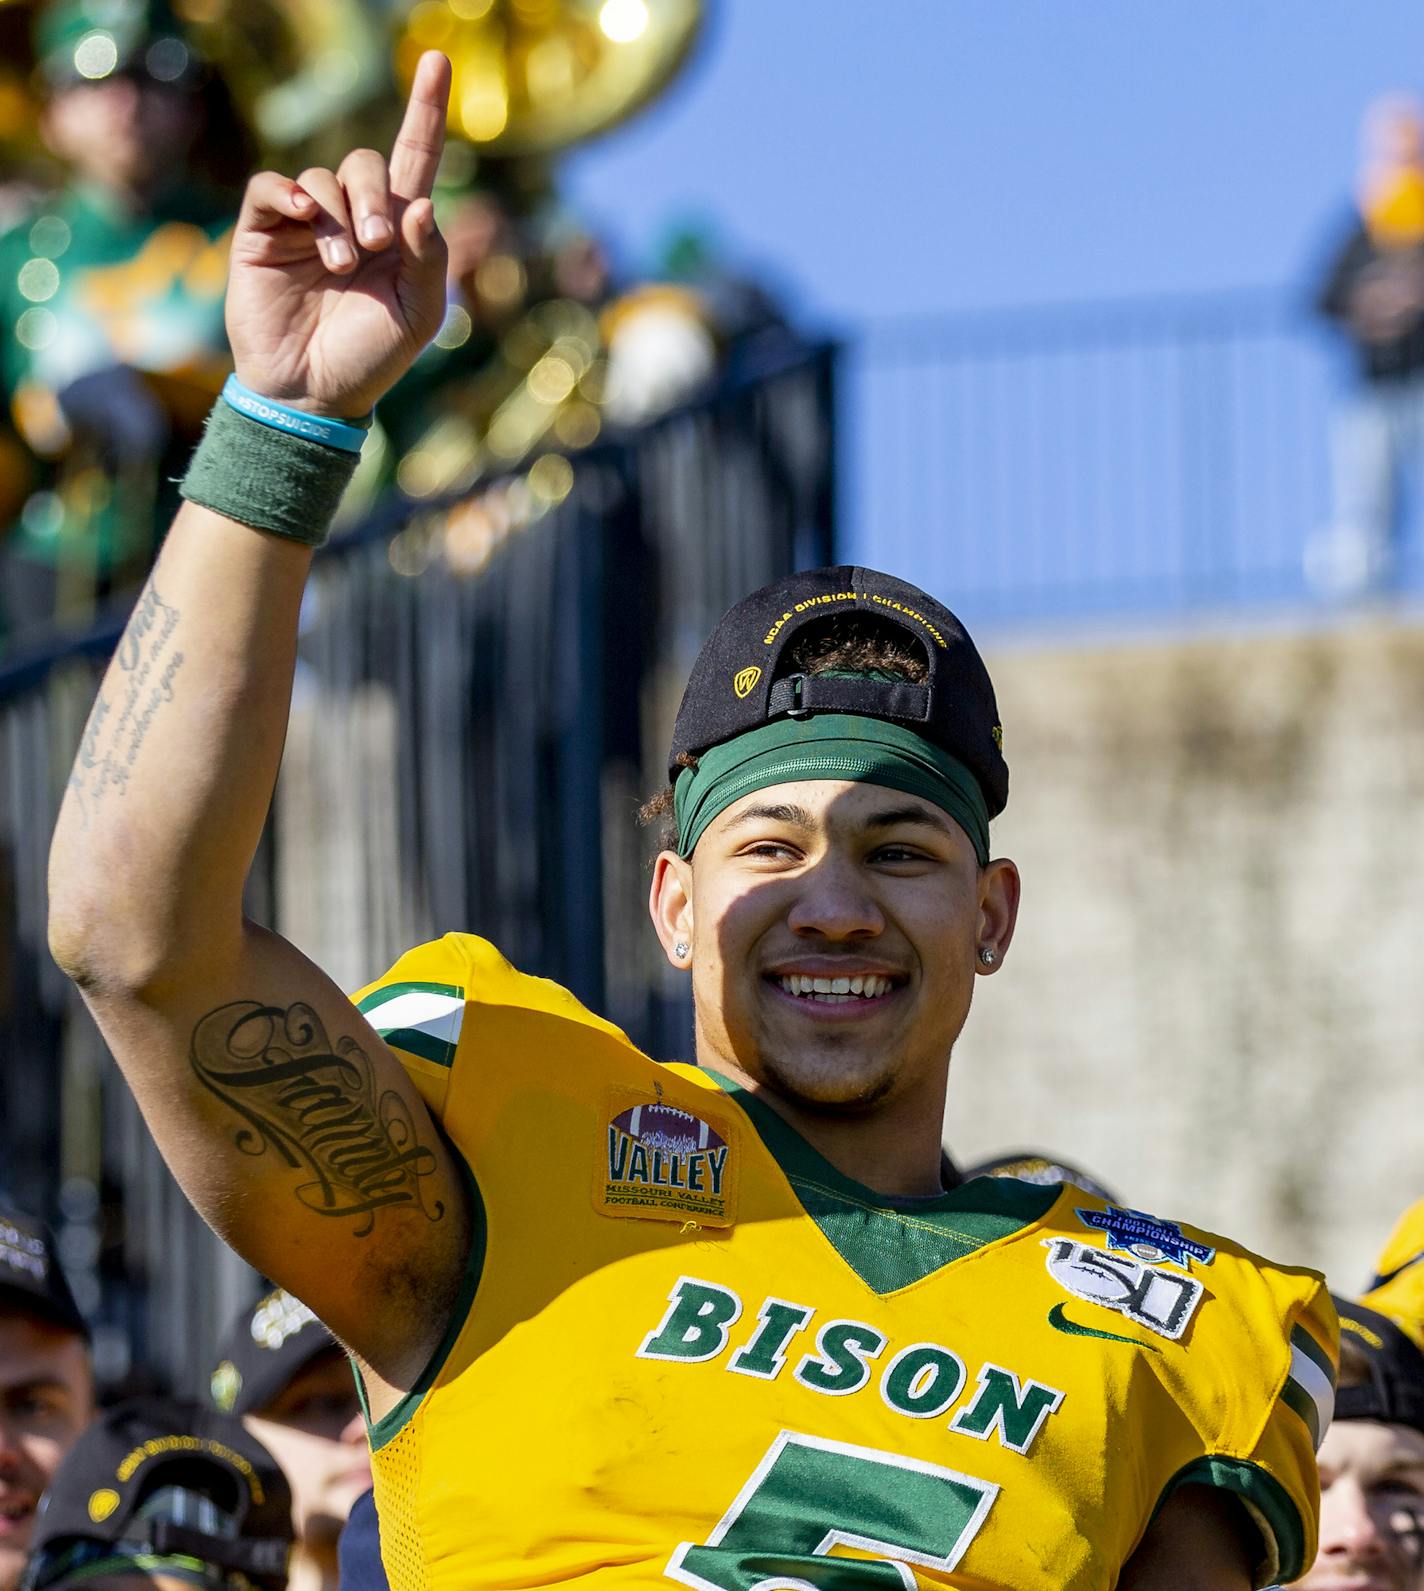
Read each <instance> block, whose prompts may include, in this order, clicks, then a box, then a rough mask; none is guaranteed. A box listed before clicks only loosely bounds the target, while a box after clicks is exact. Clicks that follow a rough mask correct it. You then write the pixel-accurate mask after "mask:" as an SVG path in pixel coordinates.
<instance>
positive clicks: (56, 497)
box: [0, 0, 794, 652]
mask: <svg viewBox="0 0 1424 1591" xmlns="http://www.w3.org/2000/svg"><path fill="white" fill-rule="evenodd" d="M323 9H325V8H323ZM398 9H399V8H398ZM466 9H467V10H468V9H469V8H466ZM485 9H488V8H485ZM516 9H517V8H516ZM526 9H527V8H526ZM544 9H545V10H546V11H547V10H548V9H549V8H544ZM264 10H265V8H264V7H262V6H259V5H251V6H249V7H247V8H246V9H245V13H244V14H242V15H239V14H237V9H236V8H233V7H226V8H225V7H222V6H214V5H212V4H207V3H201V4H200V3H198V0H189V3H188V4H187V6H186V8H185V7H184V6H183V3H182V0H178V5H177V8H176V9H175V8H174V7H172V6H170V5H169V4H168V0H52V3H48V4H40V5H38V6H31V5H12V6H10V7H8V8H5V7H0V43H3V44H4V45H5V47H6V51H5V53H6V60H7V63H8V66H7V69H6V70H5V71H4V73H3V75H0V119H3V118H4V116H5V115H6V114H7V112H8V115H9V117H10V120H11V122H12V123H15V124H17V125H16V126H15V127H14V128H13V129H12V131H13V132H14V136H12V137H10V138H8V139H7V138H5V137H4V129H3V127H0V161H3V166H0V172H3V185H0V337H3V346H0V395H3V400H4V403H3V414H0V651H3V649H4V648H6V647H8V648H9V649H10V650H11V651H12V652H13V651H16V650H20V651H23V650H25V649H26V647H27V646H28V645H29V644H31V643H33V642H35V641H36V640H38V639H40V638H42V637H43V636H44V635H45V634H46V633H47V632H49V631H51V630H52V629H53V628H54V627H55V626H60V627H62V628H64V629H69V630H73V629H76V628H81V627H83V626H84V625H85V624H86V623H88V622H89V621H91V620H92V618H93V617H94V615H95V613H96V611H97V610H98V609H99V608H101V607H102V606H103V605H104V604H105V603H107V602H109V601H111V600H112V601H120V600H122V598H123V597H124V596H125V595H126V594H127V595H130V596H131V595H132V593H133V592H134V590H135V589H136V588H137V586H138V585H139V584H141V583H142V581H143V579H144V577H145V575H146V573H147V570H148V567H149V565H150V564H151V562H152V559H153V556H154V553H155V551H156V544H157V541H158V539H159V538H160V537H161V535H162V532H163V528H164V527H165V526H166V525H167V523H168V521H169V519H170V518H171V516H172V513H173V510H174V508H175V507H176V503H177V497H176V478H177V477H178V476H179V475H181V473H182V470H183V467H184V465H185V462H186V458H187V455H188V454H189V452H190V451H191V449H192V447H193V445H194V443H195V441H196V439H197V436H198V434H199V431H200V429H201V426H202V423H203V419H204V417H205V415H206V414H207V411H208V409H209V407H210V406H211V404H212V401H213V399H214V397H215V395H216V393H217V392H218V390H219V388H220V387H221V385H222V382H223V380H224V378H225V376H226V374H227V372H228V370H229V369H230V361H229V358H228V353H227V347H226V342H225V338H224V331H223V290H224V285H225V281H226V249H227V245H228V240H229V237H230V234H231V227H232V221H233V217H234V215H235V212H236V207H237V204H238V202H239V199H240V195H241V188H242V183H243V182H244V180H245V178H246V176H247V174H248V173H249V172H250V171H251V170H252V169H254V165H255V164H256V163H257V162H258V161H259V160H260V161H262V162H263V163H268V164H273V165H276V166H279V167H280V168H281V169H284V170H287V171H289V172H290V173H292V174H293V175H296V174H297V173H298V172H299V171H300V169H302V167H303V166H304V165H305V164H307V163H308V162H309V161H321V160H323V159H324V158H326V156H327V154H328V150H327V144H328V143H329V142H330V140H331V139H332V138H333V137H336V136H339V132H338V129H341V128H350V129H351V130H352V132H353V135H354V137H355V141H371V140H373V139H374V137H375V136H376V135H377V134H378V133H379V131H380V130H381V128H382V125H383V118H385V117H386V116H387V114H388V111H389V106H390V105H391V104H393V103H394V102H395V99H396V95H397V83H396V78H395V76H393V75H392V72H391V68H390V67H389V66H388V65H387V64H386V62H387V60H389V61H391V62H393V63H394V65H395V68H396V72H397V74H398V72H399V68H400V63H401V62H402V60H404V59H405V58H406V55H408V53H409V50H410V49H412V48H413V49H416V50H417V51H418V49H419V48H420V47H421V46H422V45H424V44H425V43H436V44H439V43H442V42H448V41H446V40H445V37H444V32H443V31H442V30H444V29H447V28H448V27H449V26H450V25H452V23H453V20H454V17H455V13H454V12H451V11H449V10H448V9H447V8H444V7H442V6H440V5H436V6H433V7H432V6H429V5H425V6H417V7H415V8H414V10H413V12H412V13H411V16H410V18H409V19H408V20H407V21H405V22H404V23H402V20H401V18H400V17H399V16H398V15H395V16H387V14H386V8H384V7H383V6H374V5H373V6H368V7H363V6H362V5H360V4H359V3H357V0H351V3H349V4H346V5H343V6H339V7H332V8H329V10H330V14H329V15H326V16H325V19H324V20H323V18H322V16H320V15H318V14H317V13H316V12H315V11H314V9H313V8H312V7H310V6H303V5H301V4H299V3H296V0H291V3H289V4H287V5H285V6H284V5H282V4H280V3H274V5H273V7H272V8H271V15H270V16H268V17H267V21H268V22H269V23H270V24H271V26H272V31H273V32H274V36H275V39H276V42H284V43H285V45H286V47H287V49H288V52H289V53H290V52H291V51H292V50H293V49H294V48H295V47H296V46H297V45H300V46H301V47H303V48H305V49H306V50H307V51H308V52H309V53H310V55H311V57H312V59H311V62H310V63H308V65H307V67H306V72H307V77H308V78H309V80H308V81H303V80H302V77H301V75H300V72H297V73H296V74H295V75H294V77H293V78H291V79H289V80H286V81H283V82H280V83H277V82H276V81H275V74H276V67H275V64H273V65H271V66H269V71H268V74H267V76H266V77H261V76H258V75H257V65H258V63H259V61H260V48H259V47H260V45H261V43H262V40H261V38H260V37H257V38H253V37H251V36H249V35H251V34H252V32H253V30H254V27H255V25H256V24H257V23H259V22H260V21H261V20H262V18H263V15H264ZM607 11H608V8H606V7H605V13H607ZM538 12H539V8H533V12H532V13H531V17H532V20H531V22H530V33H531V38H533V39H534V40H535V42H534V43H533V44H532V45H531V50H532V51H535V52H537V51H538V50H539V49H542V50H543V51H544V53H545V55H546V56H547V55H548V54H549V52H550V50H551V48H554V47H555V46H558V47H564V44H565V41H563V40H562V39H561V37H560V35H559V33H558V32H557V30H556V29H555V27H554V26H553V22H552V21H550V19H548V18H543V17H541V16H539V15H538ZM557 12H558V8H557V7H555V8H553V11H552V12H551V13H550V15H551V17H552V18H553V19H554V20H555V21H556V20H557ZM337 13H340V15H337ZM690 14H691V15H692V16H694V17H695V15H696V7H692V8H691V10H690ZM613 15H614V21H615V22H616V21H617V12H616V11H615V12H614V13H613ZM189 16H191V17H192V18H194V19H195V20H196V25H194V24H193V23H190V22H189V21H188V20H187V18H188V17H189ZM224 17H225V18H226V23H225V25H222V19H223V18H224ZM215 19H216V20H215ZM516 20H517V19H516ZM205 24H206V25H205ZM536 24H537V27H536ZM612 25H613V24H609V26H612ZM328 26H329V27H330V28H331V29H332V31H340V32H341V34H342V38H343V40H344V43H343V45H342V49H341V53H340V55H339V57H338V64H339V65H340V67H341V69H340V70H333V68H332V65H331V61H330V60H329V59H328V55H329V53H330V52H329V51H328V52H327V55H324V54H323V53H322V51H323V49H325V48H326V46H325V45H324V44H323V42H322V40H321V39H314V38H313V37H312V33H313V30H317V29H325V28H327V27H328ZM402 28H403V29H404V31H402ZM260 31H261V30H260V28H258V29H257V32H258V34H259V35H260ZM614 32H615V33H616V32H617V29H616V27H615V28H614ZM383 34H384V35H385V42H386V48H385V50H384V52H383V51H382V49H381V42H382V35H383ZM294 41H295V42H294ZM586 42H587V41H586V40H585V41H580V40H578V39H575V40H574V41H573V44H574V45H578V44H580V43H586ZM602 42H603V43H604V44H605V46H606V45H608V44H609V42H610V40H608V39H605V40H603V41H602ZM612 42H614V43H616V42H617V41H616V39H614V40H612ZM272 47H273V48H275V47H276V44H275V43H274V44H273V46H272ZM569 47H570V48H572V47H573V46H569ZM403 51H404V52H405V53H404V54H403V53H402V52H403ZM585 53H587V52H585ZM26 61H31V62H32V63H33V66H32V69H31V70H30V71H29V72H27V73H26V72H22V71H21V70H20V69H19V68H20V65H21V64H22V63H24V62H26ZM546 70H547V68H546ZM323 72H324V73H325V77H324V78H323ZM353 75H356V76H357V77H358V78H359V79H360V81H358V82H356V83H355V84H353V82H352V81H351V79H352V77H353ZM230 78H231V79H232V81H230V80H229V79H230ZM234 83H236V84H237V89H236V90H235V88H234ZM640 88H641V89H642V90H643V91H644V92H646V85H640ZM259 90H260V92H259ZM623 92H624V95H625V98H626V97H627V95H628V94H629V93H630V92H631V90H629V89H626V88H625V89H624V90H623ZM274 102H275V103H274ZM621 109H622V107H619V108H616V109H615V110H613V111H609V112H607V113H606V114H608V115H614V114H619V113H621ZM21 128H23V129H24V131H25V133H26V134H27V136H22V135H21ZM562 136H563V135H562V134H561V133H559V132H558V131H557V130H556V131H552V132H541V133H540V134H539V136H538V138H537V139H533V138H530V137H526V138H525V140H524V142H525V143H526V144H535V143H537V145H538V147H537V148H536V149H534V152H529V153H523V152H521V153H514V154H507V153H502V152H500V148H501V146H500V145H499V143H498V141H496V142H495V143H494V144H491V145H488V146H480V147H479V150H478V152H477V146H476V145H475V144H473V143H471V142H469V141H465V140H459V139H456V140H453V141H452V143H451V145H450V147H449V154H448V157H447V159H446V161H445V164H444V167H443V169H442V173H441V180H440V187H439V191H438V194H437V208H438V213H439V216H440V220H441V224H442V227H443V230H444V232H445V234H446V237H447V238H448V241H449V246H450V271H449V303H448V309H447V313H446V318H445V323H444V325H443V326H442V327H441V329H440V331H439V333H438V335H437V336H436V338H435V341H434V343H433V344H432V346H431V347H430V348H429V349H428V350H427V351H426V353H425V354H424V356H423V357H422V359H421V360H420V362H419V363H418V364H417V366H416V367H415V369H414V370H412V372H411V373H410V375H409V377H408V378H407V379H406V380H405V381H404V382H403V383H402V384H401V385H400V386H399V387H398V388H397V389H396V390H395V391H394V392H392V393H391V394H390V395H389V397H388V398H387V399H386V400H385V402H383V403H382V405H381V410H380V413H379V415H378V416H377V427H376V430H375V432H374V436H373V440H372V442H370V443H368V445H367V447H366V449H365V452H364V456H363V464H362V470H361V474H360V476H359V477H358V479H357V481H356V482H355V483H354V484H353V487H352V489H351V492H350V494H349V495H348V498H347V501H346V503H345V505H344V511H343V513H344V521H345V523H346V524H347V525H348V526H350V525H351V524H352V523H354V522H355V521H356V520H358V519H359V518H360V517H361V516H362V515H364V514H367V513H369V512H370V511H372V509H373V508H374V507H375V505H377V504H378V503H380V502H381V501H382V500H383V499H385V498H386V497H387V496H388V495H389V494H391V493H393V492H397V493H399V494H401V496H402V497H403V498H404V499H406V500H415V501H417V502H420V501H439V500H442V499H448V498H449V497H450V496H451V495H453V494H456V493H461V492H468V491H469V490H470V488H471V487H472V486H474V484H475V483H476V482H478V481H481V480H483V479H493V478H498V477H503V476H508V475H510V474H512V473H516V472H518V473H521V474H523V475H524V476H525V478H526V479H527V484H528V487H529V490H530V491H531V492H532V493H533V494H534V495H535V496H536V497H542V498H543V499H544V500H546V501H549V500H557V498H558V497H559V496H560V495H561V494H562V493H564V492H566V491H567V490H568V485H569V482H570V479H571V476H570V472H569V469H568V466H567V464H566V463H565V462H564V461H565V459H566V457H567V455H569V454H571V453H577V452H579V451H580V450H582V449H585V448H587V447H589V446H590V445H591V444H593V443H594V442H596V441H597V439H598V438H599V437H600V436H601V435H604V434H606V433H608V432H610V431H611V432H613V433H617V432H618V431H619V430H626V429H627V428H630V427H636V426H639V425H642V424H645V423H646V422H647V421H649V420H651V419H653V418H655V417H656V416H658V415H660V414H662V413H664V412H666V411H667V410H669V409H671V408H673V407H675V406H677V405H679V404H682V403H685V402H687V401H688V400H689V399H691V398H693V397H695V396H697V395H698V394H700V393H702V392H705V391H706V390H707V389H708V387H709V386H710V385H711V384H712V383H713V382H714V381H715V380H716V379H717V378H718V377H719V376H721V375H726V374H728V373H729V372H735V370H736V369H737V368H738V366H739V363H745V362H746V361H748V360H753V361H754V360H755V359H756V358H758V357H760V356H761V355H763V354H765V353H766V351H767V349H768V348H769V347H771V348H775V347H780V346H785V345H787V344H789V343H791V342H792V341H793V340H794V339H793V334H792V332H791V331H790V329H789V327H788V326H787V324H786V322H785V320H784V318H783V316H782V314H781V312H780V310H779V308H778V307H777V305H776V304H775V303H774V302H773V300H772V299H771V298H770V296H769V295H768V294H767V293H766V292H765V291H763V290H762V289H761V288H760V287H759V286H758V285H757V283H756V282H754V281H752V280H749V279H746V278H745V277H743V276H740V275H738V274H737V273H736V272H734V271H732V270H730V269H729V268H728V267H727V265H726V264H725V263H724V262H723V260H722V259H721V258H720V256H719V254H718V250H717V248H716V245H715V243H714V242H713V240H712V239H711V237H710V236H709V235H708V234H707V233H706V232H705V231H703V230H700V229H699V228H698V227H697V226H696V225H694V224H690V223H689V224H682V223H677V222H672V223H670V225H669V229H668V232H667V236H666V238H665V240H664V243H663V245H662V247H661V249H660V257H659V258H658V259H656V260H654V261H652V262H650V266H649V270H648V272H647V273H646V275H640V274H638V273H629V272H625V271H621V270H619V269H618V268H617V267H616V266H615V264H614V262H613V261H612V259H611V258H610V251H609V249H608V247H607V246H606V245H605V243H604V241H603V240H602V239H601V238H599V237H598V236H596V235H595V234H594V233H593V232H591V231H590V230H589V229H588V228H587V227H586V226H585V225H584V223H583V222H582V221H581V219H580V217H579V216H578V215H577V214H575V213H573V212H572V211H571V210H570V209H569V208H568V206H567V205H566V204H565V203H563V201H562V200H561V198H560V195H559V191H558V187H557V181H556V170H555V158H554V156H555V153H556V150H555V149H554V148H553V147H552V146H554V145H556V144H557V143H558V141H559V139H560V137H562ZM491 151H493V152H491ZM450 552H451V560H450V561H451V562H452V564H453V565H454V566H455V567H457V568H458V567H460V564H461V559H462V549H461V548H460V547H459V546H458V544H452V547H451V549H450ZM464 556H465V561H466V562H468V561H470V560H469V558H468V553H467V551H466V552H465V554H464ZM476 561H477V560H476Z"/></svg>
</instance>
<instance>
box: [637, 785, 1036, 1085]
mask: <svg viewBox="0 0 1424 1591" xmlns="http://www.w3.org/2000/svg"><path fill="white" fill-rule="evenodd" d="M1017 902H1018V875H1017V873H1016V872H1015V870H1014V867H1013V864H1012V863H1010V862H991V863H990V864H989V866H988V867H984V868H981V867H980V866H979V862H978V859H977V857H976V856H975V853H974V847H973V845H972V844H971V843H970V841H969V838H968V836H967V835H966V834H965V833H964V832H963V830H962V829H960V827H959V826H958V825H957V824H956V823H955V822H954V821H953V820H952V819H951V818H950V817H948V816H947V814H946V813H944V812H943V811H941V810H940V809H939V808H938V807H936V806H934V805H932V804H931V803H930V802H928V801H925V800H922V799H921V798H919V797H918V796H912V795H906V794H902V793H901V792H899V791H897V790H890V789H886V788H884V787H882V786H880V785H873V784H862V783H854V782H849V781H843V780H807V781H804V782H797V783H790V784H780V785H776V786H774V787H772V788H771V789H766V790H759V791H754V792H753V793H752V794H751V795H748V796H744V797H743V798H742V799H741V800H740V801H737V802H735V803H733V804H732V805H731V806H729V807H728V808H727V809H726V810H725V811H724V812H722V813H721V814H720V815H719V816H718V817H717V819H716V820H715V821H714V822H713V823H712V825H711V826H710V827H709V828H708V829H707V831H706V833H705V834H704V835H703V836H702V838H701V839H700V840H699V842H698V845H697V850H696V852H695V854H694V856H693V859H692V861H691V862H690V863H688V862H685V861H681V860H679V859H678V858H676V857H674V856H672V855H671V854H670V853H667V852H665V853H664V854H663V856H662V857H660V858H659V862H658V868H657V874H656V877H655V880H654V887H653V915H654V919H655V921H656V922H657V925H658V928H659V933H660V935H661V936H662V937H663V939H664V943H665V944H670V943H671V942H672V941H674V940H675V939H677V938H679V937H681V938H684V939H687V940H689V941H690V942H691V944H692V947H693V954H692V970H693V992H694V997H695V1001H696V1011H697V1043H698V1058H699V1060H701V1061H704V1062H705V1063H706V1064H708V1065H711V1066H714V1067H719V1068H724V1069H727V1070H729V1071H731V1072H732V1073H733V1074H740V1075H741V1076H743V1077H746V1078H748V1079H750V1080H752V1081H753V1082H755V1083H758V1084H761V1085H764V1086H766V1087H769V1088H771V1089H772V1090H774V1091H775V1092H776V1093H777V1094H779V1095H780V1096H781V1097H783V1098H784V1099H786V1100H788V1101H790V1102H791V1103H793V1104H795V1105H797V1106H798V1107H800V1108H802V1109H807V1110H813V1111H816V1112H820V1113H831V1114H841V1115H850V1114H857V1113H865V1112H869V1111H873V1110H875V1109H876V1108H877V1107H878V1106H879V1105H880V1104H881V1103H882V1102H884V1101H885V1100H887V1099H889V1098H891V1097H893V1096H895V1095H898V1094H902V1093H904V1092H907V1091H909V1092H916V1091H919V1090H921V1089H924V1090H927V1091H928V1092H934V1091H936V1090H937V1091H938V1096H939V1100H940V1103H941V1105H942V1103H943V1083H944V1070H945V1068H946V1066H947V1065H948V1061H949V1053H950V1049H951V1047H952V1046H953V1044H954V1041H955V1039H956V1038H957V1037H958V1035H959V1031H960V1029H961V1028H962V1027H963V1025H964V1019H965V1017H966V1016H967V1014H968V1011H969V1002H970V996H971V994H972V991H973V985H974V978H975V975H976V971H977V970H978V965H979V963H978V956H979V950H980V948H981V947H982V946H984V945H986V944H987V945H990V946H991V947H992V948H993V949H994V950H995V954H996V959H997V958H998V957H1001V956H1002V954H1003V951H1004V950H1005V949H1006V948H1007V945H1008V941H1009V938H1010V937H1011V935H1012V932H1013V921H1014V915H1015V912H1016V909H1017Z"/></svg>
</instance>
